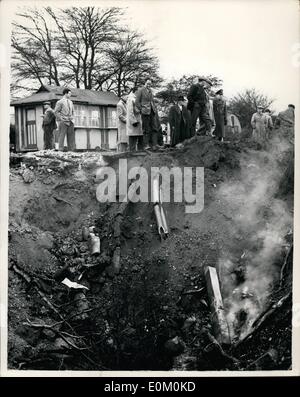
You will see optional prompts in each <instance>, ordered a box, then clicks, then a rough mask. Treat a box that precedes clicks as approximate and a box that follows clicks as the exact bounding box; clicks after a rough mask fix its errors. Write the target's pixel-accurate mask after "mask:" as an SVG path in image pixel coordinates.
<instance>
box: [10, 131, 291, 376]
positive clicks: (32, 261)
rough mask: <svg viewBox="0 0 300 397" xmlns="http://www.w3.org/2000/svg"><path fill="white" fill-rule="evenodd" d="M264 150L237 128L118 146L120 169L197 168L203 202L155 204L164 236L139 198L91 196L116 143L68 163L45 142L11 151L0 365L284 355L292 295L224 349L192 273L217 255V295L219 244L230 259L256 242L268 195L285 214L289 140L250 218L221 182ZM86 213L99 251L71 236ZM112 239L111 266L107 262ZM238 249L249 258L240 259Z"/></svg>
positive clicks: (185, 364)
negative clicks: (131, 149)
mask: <svg viewBox="0 0 300 397" xmlns="http://www.w3.org/2000/svg"><path fill="white" fill-rule="evenodd" d="M266 149H267V150H266V151H265V150H263V148H261V147H258V146H257V144H256V143H254V142H252V140H251V139H247V138H246V137H245V136H243V138H242V139H241V140H237V141H231V142H227V143H223V144H221V143H219V142H217V141H215V140H214V139H212V138H210V137H201V136H200V137H197V138H194V139H192V140H191V141H189V142H186V143H185V144H184V145H183V147H181V148H178V149H172V150H171V149H167V150H165V151H163V152H157V153H141V154H139V155H135V156H132V155H127V156H125V157H127V158H128V168H129V169H130V168H131V167H139V166H143V167H145V168H146V169H147V170H149V169H150V167H151V166H156V167H162V166H168V167H170V166H178V167H185V166H189V167H202V166H203V167H204V168H205V171H204V172H205V174H204V176H205V180H204V183H205V184H204V188H205V190H204V201H205V204H204V209H203V211H202V212H200V213H197V214H186V213H185V210H184V205H185V203H174V202H171V203H168V204H164V209H165V212H166V217H167V222H168V227H169V237H168V238H167V239H166V240H163V241H161V240H160V238H159V235H158V232H157V225H156V220H155V216H154V211H153V205H152V204H151V203H129V204H128V205H127V206H126V205H123V204H121V203H118V202H115V203H102V204H101V203H99V202H98V201H97V199H96V189H97V186H98V183H99V182H98V181H97V173H98V171H99V169H101V167H103V166H104V165H107V164H108V165H110V166H112V167H114V168H115V169H116V170H117V171H118V159H119V157H120V156H113V155H111V154H105V153H85V154H78V155H76V156H74V157H73V158H72V157H69V161H67V162H64V161H62V160H61V159H52V158H47V157H43V156H45V153H41V154H40V155H41V156H42V157H36V156H35V155H31V156H25V157H24V156H23V157H22V158H18V156H16V158H14V159H13V161H12V164H11V173H10V209H9V211H10V225H9V345H8V358H9V367H10V368H14V369H22V370H28V369H33V370H37V369H39V370H42V369H45V370H46V369H47V370H49V369H53V370H54V369H56V370H57V369H59V370H103V369H104V370H170V369H179V370H198V371H201V370H220V369H224V370H231V369H240V370H245V369H253V370H255V369H289V368H291V301H290V300H287V302H286V303H285V305H284V306H283V309H282V310H281V311H279V312H276V313H275V314H274V316H273V317H272V318H271V320H272V321H268V322H266V324H264V326H263V328H262V329H261V330H259V331H258V332H257V333H256V334H255V335H253V337H252V338H250V339H249V341H247V342H245V343H244V344H241V345H236V344H235V343H233V344H232V345H231V346H225V347H224V346H223V348H222V347H221V346H220V345H218V344H217V343H215V341H214V340H213V339H212V337H211V335H212V334H213V329H212V324H211V312H210V308H209V298H208V295H207V291H206V284H205V278H204V269H205V268H206V267H207V266H215V267H217V269H218V271H219V276H220V283H221V286H222V288H223V287H224V298H225V304H226V302H227V300H228V299H229V300H230V294H228V292H226V288H225V287H226V285H225V284H226V283H225V281H224V280H223V279H222V277H223V276H222V275H223V274H224V273H223V269H221V268H220V258H224V257H228V258H229V257H230V259H231V261H232V262H233V263H236V266H237V267H238V266H240V265H241V258H243V257H245V258H251V257H252V256H255V255H256V252H257V250H258V241H257V240H258V238H257V237H256V232H257V230H261V229H259V228H262V227H263V226H264V225H267V224H268V223H271V218H272V217H273V216H274V214H273V212H274V211H273V208H274V203H275V201H276V203H277V204H278V202H280V205H281V206H282V208H284V209H285V210H286V211H287V212H290V214H291V219H292V212H293V187H292V184H291V183H288V184H287V182H286V181H287V178H286V174H285V173H286V172H288V173H289V175H288V177H289V178H290V180H292V179H291V178H292V175H291V174H292V170H293V168H291V166H290V161H291V156H290V155H289V154H290V153H291V146H287V147H285V148H284V150H282V151H281V157H280V158H278V159H276V164H278V167H279V169H280V172H282V178H283V179H281V178H278V179H277V181H276V183H277V185H278V186H277V185H276V186H275V190H276V195H275V196H274V200H275V201H269V202H267V203H264V205H263V206H260V207H259V208H258V209H257V210H259V211H260V215H259V221H258V222H257V223H258V224H257V225H256V224H255V225H254V224H252V225H251V227H249V229H248V228H245V227H241V225H240V223H238V222H237V216H238V215H239V211H240V210H241V208H242V207H241V206H237V205H236V204H235V201H234V200H232V201H229V200H228V196H226V194H227V193H228V190H227V189H225V188H224V187H226V186H227V185H229V186H244V183H246V182H245V180H243V174H242V169H244V168H245V167H247V166H248V165H249V164H252V163H253V161H255V164H256V167H258V169H259V172H258V173H263V172H266V171H265V170H267V169H268V162H269V163H270V158H269V155H268V150H269V151H270V149H269V148H266ZM50 157H51V156H50ZM121 157H124V156H121ZM262 164H264V168H262V167H261V165H262ZM269 165H270V167H269V168H272V167H273V164H272V163H271V164H269ZM250 168H251V167H250ZM257 178H258V177H257ZM248 182H249V181H247V183H248ZM240 197H241V196H240ZM277 204H276V205H277ZM291 219H288V220H287V221H286V224H284V226H283V229H284V230H282V233H283V235H284V241H280V242H279V243H278V244H279V246H278V252H277V254H276V258H275V259H272V269H273V270H272V272H273V275H274V277H272V281H271V282H270V283H269V289H268V290H267V291H265V296H264V297H263V302H264V303H263V307H261V309H260V310H261V312H263V311H264V310H265V309H267V307H268V306H269V305H270V304H272V303H276V302H277V301H278V300H279V299H280V298H281V297H283V296H284V295H285V294H287V293H288V291H289V290H290V288H291V277H290V275H291V263H289V266H287V267H286V268H287V269H288V271H289V273H288V275H287V274H286V273H285V275H284V278H282V277H280V271H281V267H282V264H283V262H284V258H285V255H286V252H287V249H288V248H289V247H290V246H291V244H292V223H291ZM117 224H119V225H120V228H119V232H117V231H116V230H117V228H116V225H117ZM90 226H95V232H96V233H98V234H99V236H100V241H101V254H100V255H99V256H92V255H91V254H90V247H89V242H88V241H86V240H84V239H83V237H82V228H83V227H90ZM117 245H120V253H121V260H120V264H121V268H120V272H119V273H118V274H113V272H112V259H113V256H114V252H115V250H116V246H117ZM287 247H288V248H287ZM249 260H250V259H249ZM244 262H245V263H244V264H243V266H244V267H247V260H246V261H244ZM233 272H235V273H236V269H234V270H233ZM288 276H289V277H288ZM64 277H67V278H69V279H70V280H72V281H77V282H78V283H80V284H82V285H84V286H86V287H87V288H88V290H86V289H85V290H75V289H72V288H68V287H67V286H65V285H63V284H62V283H61V281H62V280H63V278H64ZM223 284H224V285H223ZM254 292H255V291H254ZM212 340H213V342H212Z"/></svg>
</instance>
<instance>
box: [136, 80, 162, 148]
mask: <svg viewBox="0 0 300 397" xmlns="http://www.w3.org/2000/svg"><path fill="white" fill-rule="evenodd" d="M135 104H136V107H137V109H138V110H139V111H140V112H141V115H142V126H143V133H144V146H145V149H150V145H149V143H150V141H151V142H152V149H153V150H156V149H157V123H156V120H155V117H156V116H155V114H156V112H157V110H156V106H155V102H154V97H153V93H152V91H151V80H150V79H148V80H147V81H146V83H145V85H144V87H142V88H140V89H139V90H138V91H137V94H136V101H135Z"/></svg>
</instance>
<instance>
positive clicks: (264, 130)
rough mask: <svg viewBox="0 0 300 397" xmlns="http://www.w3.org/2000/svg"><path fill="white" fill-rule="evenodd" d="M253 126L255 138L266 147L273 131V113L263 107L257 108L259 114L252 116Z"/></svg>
mask: <svg viewBox="0 0 300 397" xmlns="http://www.w3.org/2000/svg"><path fill="white" fill-rule="evenodd" d="M251 126H252V128H253V138H254V139H255V140H256V141H257V142H258V143H259V144H261V145H264V144H265V143H266V142H267V141H268V140H269V139H270V138H271V132H272V130H273V121H272V117H271V111H270V110H269V109H266V110H265V111H264V108H263V106H258V107H257V112H255V113H254V114H253V115H252V118H251Z"/></svg>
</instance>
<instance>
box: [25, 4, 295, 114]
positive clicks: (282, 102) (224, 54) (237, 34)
mask: <svg viewBox="0 0 300 397" xmlns="http://www.w3.org/2000/svg"><path fill="white" fill-rule="evenodd" d="M30 3H31V4H30V5H34V4H35V5H37V6H48V5H51V6H53V5H56V6H63V5H64V6H74V5H75V6H80V5H83V6H87V5H89V4H91V5H92V4H93V5H97V6H100V7H101V6H111V5H117V6H121V7H122V6H123V7H127V14H126V15H127V19H128V22H129V24H130V26H131V27H132V28H136V29H138V30H140V31H142V32H143V33H144V34H145V35H146V36H147V38H148V39H149V40H151V44H152V45H153V47H154V48H155V51H156V54H157V56H158V57H159V60H160V65H161V68H160V73H161V75H162V76H163V77H164V78H166V79H169V78H172V77H175V78H179V77H181V76H182V75H183V74H203V75H209V74H213V75H215V76H217V77H219V78H221V79H223V82H224V86H223V88H224V91H225V94H226V96H227V97H231V96H232V95H234V94H236V93H237V92H240V91H241V90H243V89H245V88H252V87H254V88H257V89H259V90H260V91H262V92H263V93H265V94H266V95H268V96H270V97H272V98H276V102H275V103H274V105H273V108H274V110H277V111H278V110H281V109H283V108H286V106H287V104H288V103H295V104H298V103H299V98H298V92H299V70H300V44H299V42H300V31H299V15H300V14H299V5H298V1H297V0H261V1H253V0H252V1H250V0H210V1H206V0H190V1H187V0H185V1H183V0H148V1H142V0H132V1H126V0H118V1H110V0H100V1H94V2H92V1H89V0H82V1H81V2H78V1H76V0H74V1H71V2H70V1H68V2H63V1H60V2H58V3H57V2H56V3H53V2H51V1H46V2H45V1H42V0H38V1H31V2H30ZM19 4H20V3H19ZM21 4H22V5H23V4H25V1H24V2H23V1H22V2H21Z"/></svg>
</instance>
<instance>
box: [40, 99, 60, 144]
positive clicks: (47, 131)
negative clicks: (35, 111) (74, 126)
mask: <svg viewBox="0 0 300 397" xmlns="http://www.w3.org/2000/svg"><path fill="white" fill-rule="evenodd" d="M44 108H45V113H44V115H43V116H42V117H43V123H42V127H43V130H44V149H54V134H53V131H54V130H55V129H56V128H57V125H56V118H55V114H54V111H53V109H52V108H51V103H50V102H44Z"/></svg>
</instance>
